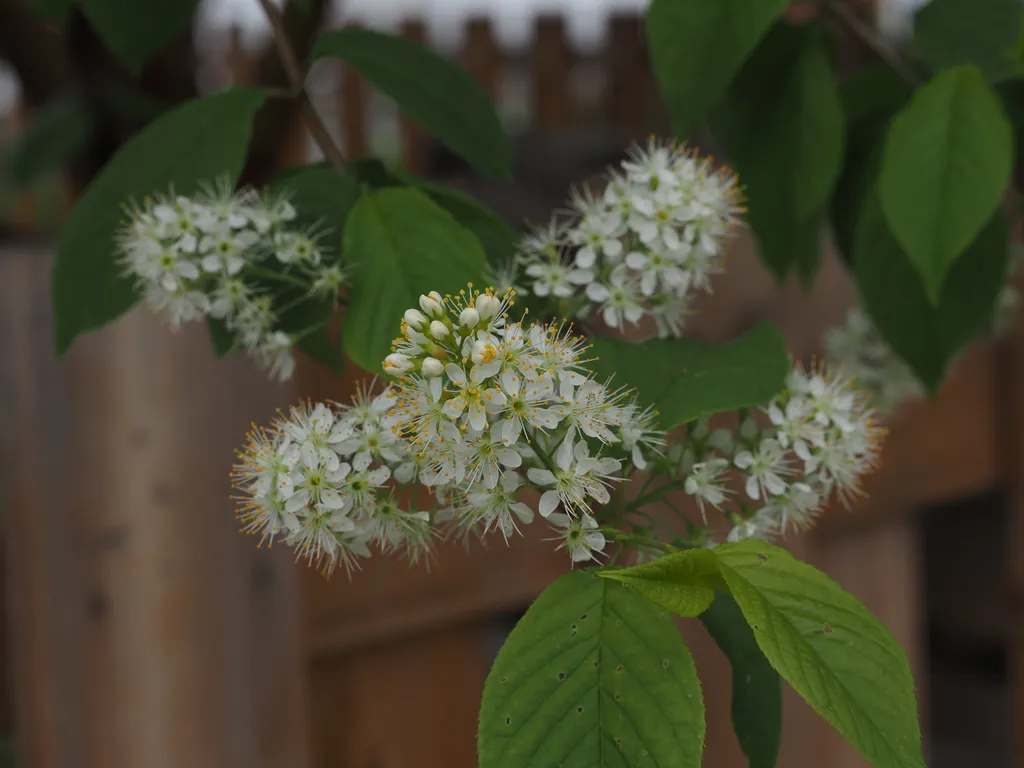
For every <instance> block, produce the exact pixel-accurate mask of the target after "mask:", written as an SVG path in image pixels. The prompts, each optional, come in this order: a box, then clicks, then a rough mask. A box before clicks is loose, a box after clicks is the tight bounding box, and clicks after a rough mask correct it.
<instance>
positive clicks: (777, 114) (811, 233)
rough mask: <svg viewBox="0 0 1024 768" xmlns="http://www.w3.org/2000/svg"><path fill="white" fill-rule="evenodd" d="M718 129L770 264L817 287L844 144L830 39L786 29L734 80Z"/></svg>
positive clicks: (781, 28)
mask: <svg viewBox="0 0 1024 768" xmlns="http://www.w3.org/2000/svg"><path fill="white" fill-rule="evenodd" d="M716 125H717V127H718V128H719V130H720V132H721V134H722V138H723V139H724V141H725V144H726V146H727V147H728V149H729V155H730V157H731V159H732V161H733V163H734V164H735V167H736V170H737V172H738V173H739V177H740V181H741V182H742V183H743V185H744V187H745V188H746V192H747V198H748V205H749V209H750V210H749V221H750V224H751V227H752V228H753V230H754V232H755V233H756V234H757V237H758V241H759V243H760V246H761V256H762V258H763V260H764V261H765V263H766V264H767V265H768V266H769V267H770V268H771V269H772V271H773V272H774V273H775V275H776V277H778V278H779V279H781V278H783V277H784V276H785V275H786V274H787V273H788V272H789V270H790V269H791V268H794V267H795V268H796V269H797V270H798V272H799V273H800V275H801V276H802V277H803V278H804V279H805V282H809V280H810V278H812V277H813V275H814V273H815V271H816V269H817V264H818V260H819V256H820V229H821V221H822V217H823V216H822V215H823V213H824V210H825V207H826V205H827V203H828V201H829V198H830V197H831V194H832V190H833V188H834V187H835V184H836V182H837V180H838V178H839V173H840V170H841V166H842V160H843V143H844V136H843V133H844V121H843V111H842V105H841V103H840V101H839V95H838V91H837V89H836V85H835V82H834V74H833V72H832V67H831V64H830V62H829V57H828V54H827V51H826V49H825V41H824V39H823V37H822V36H821V35H819V34H816V33H814V32H811V31H808V30H798V29H793V28H791V27H789V26H788V25H784V24H783V25H779V26H778V27H777V28H776V29H775V30H773V31H772V33H771V34H770V35H769V36H768V37H767V38H766V39H765V41H764V42H763V43H762V44H761V46H760V47H759V48H758V50H757V51H756V52H755V54H754V55H753V56H752V57H751V59H750V61H749V62H748V63H747V65H746V66H745V67H744V68H743V70H742V71H741V72H740V74H739V76H738V77H737V79H736V81H735V82H734V83H733V85H732V87H731V88H730V90H729V94H728V98H727V99H726V101H725V103H724V105H723V108H722V110H721V111H720V112H719V114H718V118H717V120H716Z"/></svg>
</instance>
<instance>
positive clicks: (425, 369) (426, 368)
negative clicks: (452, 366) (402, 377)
mask: <svg viewBox="0 0 1024 768" xmlns="http://www.w3.org/2000/svg"><path fill="white" fill-rule="evenodd" d="M442 371H444V364H443V363H442V362H441V361H440V360H438V359H437V358H434V357H428V358H426V359H425V360H424V361H423V365H422V366H421V367H420V373H422V374H423V375H424V376H426V377H427V378H428V379H432V378H434V377H435V376H440V375H441V372H442Z"/></svg>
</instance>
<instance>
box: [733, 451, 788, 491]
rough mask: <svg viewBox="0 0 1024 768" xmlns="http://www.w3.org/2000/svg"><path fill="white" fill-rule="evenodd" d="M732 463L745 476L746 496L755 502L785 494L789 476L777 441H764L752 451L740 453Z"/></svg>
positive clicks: (786, 464) (784, 458)
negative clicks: (743, 472) (742, 471)
mask: <svg viewBox="0 0 1024 768" xmlns="http://www.w3.org/2000/svg"><path fill="white" fill-rule="evenodd" d="M733 463H734V464H735V465H736V466H737V467H739V468H740V469H742V470H744V471H745V472H746V474H747V481H746V485H745V490H746V492H747V496H749V497H750V498H751V499H753V500H755V501H757V500H758V499H764V500H766V501H767V500H768V499H769V498H770V497H771V496H779V495H781V494H783V493H785V492H786V487H787V485H786V480H785V479H784V478H786V477H787V476H788V475H789V474H791V470H790V468H789V462H788V461H787V459H786V456H785V452H784V451H783V448H782V446H781V445H779V443H778V441H777V440H772V439H770V438H769V439H765V440H762V441H761V442H760V445H759V446H758V447H757V449H756V450H754V451H740V452H739V453H737V454H736V457H735V458H734V459H733Z"/></svg>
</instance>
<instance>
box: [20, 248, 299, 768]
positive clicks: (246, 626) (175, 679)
mask: <svg viewBox="0 0 1024 768" xmlns="http://www.w3.org/2000/svg"><path fill="white" fill-rule="evenodd" d="M50 263H51V261H50V258H49V254H47V253H46V252H45V251H40V250H38V249H27V248H26V249H16V250H9V249H5V251H4V252H2V253H0V352H2V354H3V355H4V359H5V360H9V361H11V362H12V364H11V365H10V366H5V367H4V368H3V369H2V370H0V386H2V387H3V389H4V392H5V396H4V397H3V398H0V407H3V408H4V409H5V413H4V414H3V416H4V418H3V422H4V423H5V424H7V425H10V426H9V427H5V429H4V430H2V431H0V435H2V436H3V438H4V442H3V445H2V448H3V456H4V460H5V461H4V464H3V467H4V470H5V471H6V470H9V471H10V475H9V477H8V478H6V482H5V485H4V497H5V504H4V507H5V517H6V518H7V519H8V520H9V522H8V526H9V527H8V531H9V535H10V543H9V547H10V552H11V555H12V559H11V561H10V582H9V583H10V587H9V594H10V595H11V597H12V600H13V602H12V606H11V609H12V617H13V621H12V631H13V632H14V649H13V652H14V654H15V667H14V668H15V670H16V681H15V682H16V689H17V690H16V702H17V719H18V732H19V738H20V739H21V744H20V751H21V756H22V761H23V763H24V764H25V765H32V766H41V767H42V768H72V767H74V768H107V766H129V765H131V766H135V765H138V766H142V765H145V766H147V767H148V768H163V767H164V766H166V767H167V768H172V767H173V768H177V766H182V765H189V766H215V765H216V766H243V765H244V766H247V767H252V768H292V767H293V766H299V767H300V768H301V766H302V765H304V764H305V763H306V758H307V749H308V736H307V734H306V733H305V730H304V729H305V720H304V705H305V694H304V690H303V683H304V679H303V677H302V674H301V669H300V666H299V665H300V656H299V648H300V647H301V642H300V638H299V636H298V634H297V631H298V627H299V622H298V616H297V613H298V610H297V601H296V600H295V594H294V582H293V579H292V574H293V570H292V565H291V563H290V562H289V559H288V555H287V553H285V552H283V551H282V552H280V553H276V552H275V553H268V552H265V551H259V550H257V549H256V548H255V546H254V542H253V541H252V540H250V539H247V538H245V537H242V536H240V535H239V534H238V526H237V523H236V522H235V520H234V519H233V515H232V512H231V502H230V500H229V495H230V493H231V490H230V485H229V481H228V477H227V474H228V470H229V468H230V465H231V462H232V449H233V448H234V447H236V446H237V445H238V443H239V442H240V440H241V438H242V433H243V431H244V429H245V425H246V424H247V423H248V422H249V421H250V420H251V419H257V420H259V421H265V420H266V419H267V417H268V416H269V415H270V414H271V413H272V411H273V409H274V406H275V405H278V404H280V403H281V402H282V401H283V400H285V399H286V398H287V397H288V396H289V395H288V392H287V390H281V389H279V388H277V387H271V386H270V385H269V384H266V383H265V381H266V380H265V377H263V376H262V375H258V374H255V373H254V372H253V371H252V370H251V369H250V368H249V366H247V365H245V364H244V361H241V360H232V361H214V360H213V357H212V355H211V354H210V351H209V342H208V340H207V338H206V332H205V329H203V328H202V327H201V326H199V327H196V328H194V329H192V331H191V332H188V333H182V334H180V335H177V336H174V335H172V334H171V333H170V332H169V331H168V330H167V329H166V328H164V327H162V326H161V324H160V323H159V322H158V321H157V320H156V319H154V317H153V316H152V315H151V313H149V312H148V311H145V310H138V311H136V312H134V313H132V314H130V315H129V316H128V317H126V318H125V319H123V320H121V321H120V322H118V323H116V324H114V325H113V326H111V327H109V328H107V329H105V330H103V331H101V332H97V333H93V334H90V335H89V336H87V337H85V338H83V339H81V340H79V341H78V342H77V343H76V344H75V346H74V348H73V349H72V350H71V352H70V354H69V355H68V356H67V358H66V359H65V360H63V361H60V362H58V361H57V360H55V359H54V357H53V355H52V353H51V352H50V351H49V350H50V343H51V342H50V338H51V336H50V334H51V325H50V316H51V311H50V306H49V300H48V297H49V283H50V275H49V272H50Z"/></svg>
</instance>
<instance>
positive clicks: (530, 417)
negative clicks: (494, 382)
mask: <svg viewBox="0 0 1024 768" xmlns="http://www.w3.org/2000/svg"><path fill="white" fill-rule="evenodd" d="M501 389H502V391H503V392H504V393H505V398H506V405H505V408H504V410H502V411H501V412H500V415H501V416H503V417H504V420H503V421H501V422H499V425H500V427H501V441H502V442H503V443H504V444H505V445H513V444H515V443H517V442H519V438H520V437H521V436H522V433H523V430H524V428H525V426H526V425H529V426H531V427H533V428H534V429H540V430H549V429H554V428H555V427H557V426H558V422H559V418H560V417H559V414H558V411H557V410H555V409H552V408H545V407H544V406H545V405H547V404H549V403H550V402H551V400H550V396H551V393H550V391H548V390H547V389H545V388H544V387H543V386H538V384H537V383H536V382H533V383H531V382H526V383H525V384H524V382H523V378H522V376H520V375H519V374H518V373H516V372H515V371H511V370H508V371H505V372H504V373H503V374H502V375H501Z"/></svg>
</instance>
